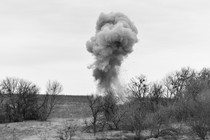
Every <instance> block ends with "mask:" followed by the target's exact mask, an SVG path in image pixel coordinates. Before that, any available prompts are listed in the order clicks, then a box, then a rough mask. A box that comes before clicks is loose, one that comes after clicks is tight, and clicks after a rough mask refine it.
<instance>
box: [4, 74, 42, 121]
mask: <svg viewBox="0 0 210 140" xmlns="http://www.w3.org/2000/svg"><path fill="white" fill-rule="evenodd" d="M0 89H1V92H2V94H3V96H6V98H7V100H6V102H4V109H5V112H6V116H7V118H8V121H22V120H29V119H37V116H38V114H37V111H36V108H37V105H38V98H37V94H38V93H39V88H38V87H37V86H36V85H34V84H33V83H31V82H28V81H25V80H23V79H18V78H6V79H5V80H2V81H1V83H0Z"/></svg>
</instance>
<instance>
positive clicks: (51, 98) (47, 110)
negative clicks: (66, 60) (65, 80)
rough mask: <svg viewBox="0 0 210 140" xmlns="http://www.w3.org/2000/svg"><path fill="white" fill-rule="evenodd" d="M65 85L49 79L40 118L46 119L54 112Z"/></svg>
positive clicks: (40, 109) (40, 108)
mask: <svg viewBox="0 0 210 140" xmlns="http://www.w3.org/2000/svg"><path fill="white" fill-rule="evenodd" d="M62 90H63V86H62V85H61V84H60V83H59V82H57V81H53V82H51V81H49V82H48V84H47V90H46V94H45V95H44V100H43V103H42V104H41V106H40V107H39V112H40V119H41V120H43V121H45V120H47V118H48V117H49V116H50V114H51V113H52V111H53V109H54V108H55V105H56V104H57V103H58V95H59V94H60V93H61V92H62Z"/></svg>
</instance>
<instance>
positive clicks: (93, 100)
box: [87, 95, 102, 135]
mask: <svg viewBox="0 0 210 140" xmlns="http://www.w3.org/2000/svg"><path fill="white" fill-rule="evenodd" d="M87 99H88V104H89V107H90V109H91V113H92V121H91V126H92V127H93V133H94V135H95V134H96V132H97V122H98V117H99V114H100V113H101V112H102V100H101V97H100V96H94V95H91V96H87Z"/></svg>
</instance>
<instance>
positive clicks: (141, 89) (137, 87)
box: [128, 75, 149, 102]
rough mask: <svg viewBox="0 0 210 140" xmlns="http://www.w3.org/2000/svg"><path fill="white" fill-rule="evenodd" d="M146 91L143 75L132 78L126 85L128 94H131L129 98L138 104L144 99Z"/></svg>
mask: <svg viewBox="0 0 210 140" xmlns="http://www.w3.org/2000/svg"><path fill="white" fill-rule="evenodd" d="M148 91H149V88H148V85H147V84H146V77H145V76H144V75H141V76H137V77H135V78H132V79H131V82H130V84H129V85H128V92H129V93H130V94H131V98H133V99H135V100H138V101H140V102H141V101H142V100H144V98H146V96H147V93H148Z"/></svg>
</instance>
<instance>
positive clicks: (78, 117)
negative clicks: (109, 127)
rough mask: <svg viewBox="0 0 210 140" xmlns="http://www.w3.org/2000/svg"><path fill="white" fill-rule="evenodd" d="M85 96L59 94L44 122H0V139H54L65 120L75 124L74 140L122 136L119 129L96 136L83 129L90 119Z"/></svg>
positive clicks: (128, 134)
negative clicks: (56, 102)
mask: <svg viewBox="0 0 210 140" xmlns="http://www.w3.org/2000/svg"><path fill="white" fill-rule="evenodd" d="M86 98H87V97H86V96H63V95H62V96H59V102H58V104H57V105H56V107H55V109H54V112H53V113H52V114H51V115H50V117H49V119H48V121H46V122H41V121H24V122H15V123H6V124H0V140H56V136H57V132H58V130H59V129H61V128H62V127H63V125H64V123H65V122H70V123H72V124H76V125H77V131H76V136H74V138H73V139H76V140H84V139H96V138H105V137H106V138H108V137H110V138H112V139H113V138H120V137H123V133H122V132H121V131H110V132H100V133H97V134H96V136H94V135H93V133H86V132H84V131H83V129H84V126H85V121H88V120H90V116H91V114H90V108H89V107H88V103H87V99H86ZM124 134H125V133H124ZM126 135H127V136H130V135H133V134H130V133H127V134H126ZM45 138H46V139H45Z"/></svg>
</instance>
